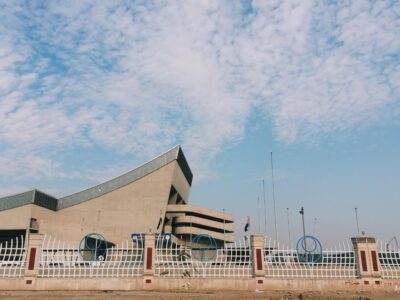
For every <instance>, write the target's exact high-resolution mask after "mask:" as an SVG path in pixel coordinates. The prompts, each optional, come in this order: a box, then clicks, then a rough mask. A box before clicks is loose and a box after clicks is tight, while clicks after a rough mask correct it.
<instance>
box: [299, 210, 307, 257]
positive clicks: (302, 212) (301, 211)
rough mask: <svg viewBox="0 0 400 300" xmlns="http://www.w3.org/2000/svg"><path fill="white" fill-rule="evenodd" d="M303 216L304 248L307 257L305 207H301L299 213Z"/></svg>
mask: <svg viewBox="0 0 400 300" xmlns="http://www.w3.org/2000/svg"><path fill="white" fill-rule="evenodd" d="M299 213H300V214H301V219H302V221H303V246H304V251H305V253H306V255H307V242H306V225H305V223H304V207H303V206H302V207H301V210H300V211H299Z"/></svg>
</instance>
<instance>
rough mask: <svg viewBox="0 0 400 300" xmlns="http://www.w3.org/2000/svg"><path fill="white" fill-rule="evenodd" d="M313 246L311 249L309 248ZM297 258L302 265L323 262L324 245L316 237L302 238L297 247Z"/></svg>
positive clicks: (307, 236) (306, 236)
mask: <svg viewBox="0 0 400 300" xmlns="http://www.w3.org/2000/svg"><path fill="white" fill-rule="evenodd" d="M309 245H311V247H309ZM296 251H297V257H298V258H299V261H300V262H302V263H309V264H314V263H319V262H321V260H322V244H321V242H320V241H319V240H318V239H317V238H316V237H314V236H311V235H305V236H302V237H301V238H300V239H299V240H298V241H297V245H296Z"/></svg>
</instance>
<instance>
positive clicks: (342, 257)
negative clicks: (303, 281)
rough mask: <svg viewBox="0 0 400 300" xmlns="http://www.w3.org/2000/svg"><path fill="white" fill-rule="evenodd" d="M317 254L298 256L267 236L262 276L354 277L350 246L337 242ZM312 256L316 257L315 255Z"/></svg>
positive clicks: (353, 261) (352, 254)
mask: <svg viewBox="0 0 400 300" xmlns="http://www.w3.org/2000/svg"><path fill="white" fill-rule="evenodd" d="M310 255H317V256H318V257H315V256H314V257H311V258H310V259H307V258H305V257H304V256H299V254H298V252H297V250H292V249H289V248H285V247H282V246H280V245H279V243H276V242H275V241H274V242H273V241H272V240H267V241H266V245H265V248H264V260H265V276H266V277H277V278H315V279H318V278H332V279H340V278H356V276H357V274H356V263H355V258H354V250H353V247H352V246H351V245H350V244H349V243H347V244H344V243H343V244H340V245H339V246H337V247H334V248H333V249H330V250H324V251H322V253H320V254H310ZM314 258H315V259H314Z"/></svg>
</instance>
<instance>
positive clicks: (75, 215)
mask: <svg viewBox="0 0 400 300" xmlns="http://www.w3.org/2000/svg"><path fill="white" fill-rule="evenodd" d="M191 181H192V173H191V171H190V168H189V165H188V164H187V162H186V159H185V157H184V155H183V152H182V150H181V147H180V146H177V147H174V148H173V149H171V150H169V151H167V152H166V153H164V154H162V155H160V156H158V157H156V158H155V159H153V160H151V161H150V162H148V163H146V164H144V165H143V166H141V167H139V168H136V169H134V170H133V171H131V172H128V173H126V174H123V175H121V176H120V177H117V178H115V179H112V180H110V181H108V182H105V183H102V184H99V185H97V186H95V187H92V188H90V189H87V190H84V191H81V192H78V193H75V194H73V195H70V196H67V197H64V198H60V199H56V198H55V197H52V196H49V195H46V194H44V193H43V192H40V191H37V190H34V191H31V192H30V194H29V192H27V193H23V194H19V195H14V196H9V197H4V198H1V199H0V231H7V230H15V229H28V228H29V227H30V226H32V221H31V220H33V221H34V223H35V224H36V227H37V228H35V229H36V231H35V232H37V231H38V232H39V233H42V234H46V235H51V236H53V237H55V238H57V239H60V240H62V241H66V242H70V243H73V244H77V243H79V241H80V240H81V239H82V238H83V237H84V236H85V235H87V234H89V233H92V232H98V233H100V234H101V235H103V236H104V237H105V238H106V239H107V240H108V241H110V242H111V243H114V244H117V243H121V242H123V241H125V240H128V239H130V236H131V234H133V233H150V232H152V233H172V234H175V235H176V236H177V237H178V240H179V239H187V238H188V237H189V236H192V235H193V234H200V233H202V232H204V230H202V229H201V228H206V233H207V234H210V235H211V236H213V237H214V238H215V239H217V240H218V241H220V242H222V241H223V240H224V239H225V241H227V242H229V241H233V238H232V234H233V217H232V216H231V215H229V214H222V213H219V212H215V211H211V210H207V209H202V208H199V207H194V206H189V205H187V203H188V201H189V195H190V187H191ZM30 198H31V199H30ZM173 207H176V209H173ZM188 216H190V217H188ZM160 217H161V219H162V224H161V227H160V229H159V230H157V226H158V223H159V220H160ZM189 219H190V222H191V223H190V226H187V224H188V223H187V222H188V220H189ZM224 230H225V234H224Z"/></svg>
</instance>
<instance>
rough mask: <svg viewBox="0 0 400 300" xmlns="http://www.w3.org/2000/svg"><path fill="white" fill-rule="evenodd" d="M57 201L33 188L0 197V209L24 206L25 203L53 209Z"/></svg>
mask: <svg viewBox="0 0 400 300" xmlns="http://www.w3.org/2000/svg"><path fill="white" fill-rule="evenodd" d="M57 201H58V200H57V198H55V197H53V196H51V195H48V194H46V193H43V192H42V191H40V190H38V189H33V190H30V191H27V192H22V193H18V194H14V195H11V196H6V197H2V198H0V211H2V210H7V209H12V208H16V207H20V206H24V205H27V204H36V205H38V206H41V207H44V208H47V209H51V210H54V211H55V210H56V209H57Z"/></svg>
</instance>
